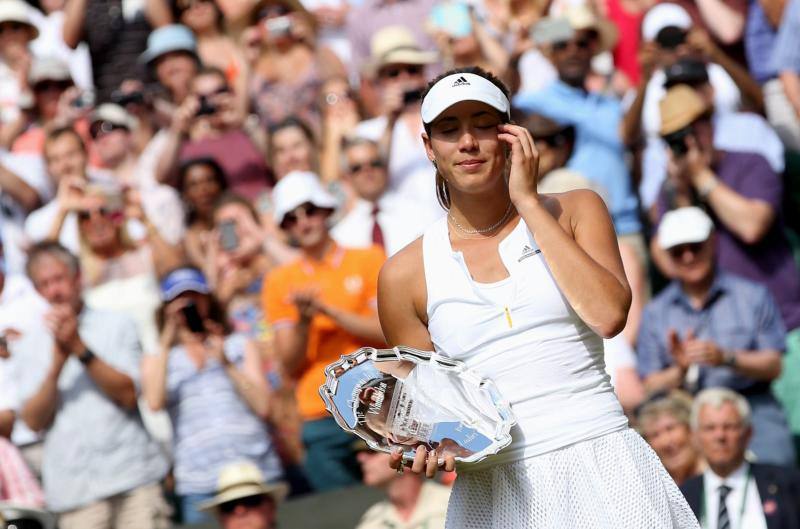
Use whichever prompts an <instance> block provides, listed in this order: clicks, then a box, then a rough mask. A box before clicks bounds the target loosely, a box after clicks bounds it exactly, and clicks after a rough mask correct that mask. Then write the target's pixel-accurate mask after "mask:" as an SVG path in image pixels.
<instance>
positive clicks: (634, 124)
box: [620, 42, 658, 146]
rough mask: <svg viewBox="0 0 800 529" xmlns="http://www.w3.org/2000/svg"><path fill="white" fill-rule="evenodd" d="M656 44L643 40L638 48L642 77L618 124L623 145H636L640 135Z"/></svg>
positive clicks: (654, 63) (654, 62)
mask: <svg viewBox="0 0 800 529" xmlns="http://www.w3.org/2000/svg"><path fill="white" fill-rule="evenodd" d="M657 53H658V46H657V45H656V44H655V43H654V42H645V43H643V44H642V47H641V49H640V50H639V64H640V65H641V68H642V78H641V79H640V80H639V86H638V88H637V89H636V98H635V99H634V100H633V103H632V104H631V106H630V108H629V109H628V111H627V112H626V113H625V116H623V118H622V123H621V124H620V137H621V138H622V142H623V143H624V144H625V145H628V146H632V145H636V143H637V142H638V141H639V139H640V138H641V136H642V111H643V110H644V99H645V96H646V95H647V84H648V83H649V82H650V79H651V77H652V76H653V71H654V70H655V65H656V56H657Z"/></svg>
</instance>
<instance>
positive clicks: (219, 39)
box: [173, 0, 248, 113]
mask: <svg viewBox="0 0 800 529" xmlns="http://www.w3.org/2000/svg"><path fill="white" fill-rule="evenodd" d="M173 13H174V18H175V21H176V22H179V23H180V24H184V25H185V26H186V27H188V28H189V29H191V30H192V33H194V35H195V38H196V39H197V54H198V55H199V57H200V60H201V62H202V63H203V65H205V66H212V67H214V68H219V69H220V70H222V71H223V72H225V77H226V79H227V80H228V84H229V85H230V86H231V87H232V89H233V94H234V96H235V98H236V106H237V107H238V108H239V110H240V112H241V113H244V112H245V111H246V109H247V103H248V101H247V79H248V66H247V61H246V60H245V57H244V54H243V53H242V50H241V49H240V48H239V46H237V44H236V42H234V40H233V39H232V38H231V37H230V36H228V35H227V34H225V33H224V32H223V24H224V19H223V15H222V11H221V10H220V8H219V6H218V5H217V3H216V1H215V0H177V1H175V2H173Z"/></svg>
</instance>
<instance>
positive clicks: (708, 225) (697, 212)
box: [658, 206, 714, 250]
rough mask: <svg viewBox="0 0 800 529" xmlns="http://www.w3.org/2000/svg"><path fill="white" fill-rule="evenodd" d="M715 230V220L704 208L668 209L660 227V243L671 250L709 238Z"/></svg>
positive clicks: (665, 248) (663, 247) (662, 246)
mask: <svg viewBox="0 0 800 529" xmlns="http://www.w3.org/2000/svg"><path fill="white" fill-rule="evenodd" d="M713 231H714V221H713V220H711V217H709V216H708V215H706V212H705V211H703V210H702V209H700V208H698V207H695V206H690V207H683V208H678V209H673V210H672V211H668V212H667V213H665V214H664V216H663V217H661V224H660V225H659V227H658V245H659V246H660V247H661V248H662V249H664V250H669V249H670V248H673V247H675V246H678V245H681V244H692V243H698V242H703V241H706V240H708V238H709V237H710V236H711V232H713Z"/></svg>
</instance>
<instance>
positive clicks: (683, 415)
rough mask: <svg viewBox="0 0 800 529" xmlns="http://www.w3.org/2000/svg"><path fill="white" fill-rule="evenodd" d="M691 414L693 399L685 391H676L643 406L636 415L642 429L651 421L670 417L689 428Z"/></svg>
mask: <svg viewBox="0 0 800 529" xmlns="http://www.w3.org/2000/svg"><path fill="white" fill-rule="evenodd" d="M691 413H692V397H691V396H690V395H689V394H688V393H685V392H683V391H680V390H674V391H672V392H670V393H669V394H667V395H665V396H663V397H660V398H657V399H654V400H651V401H649V402H646V403H645V404H643V405H642V406H641V407H640V408H639V411H638V412H637V413H636V419H637V422H638V423H639V426H640V427H641V426H642V425H643V424H644V423H646V422H647V421H649V420H651V419H655V418H657V417H660V416H661V415H669V416H671V417H674V418H675V419H676V420H677V421H678V422H680V423H681V424H685V425H686V426H687V427H688V426H689V417H690V416H691Z"/></svg>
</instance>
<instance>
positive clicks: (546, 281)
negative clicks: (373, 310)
mask: <svg viewBox="0 0 800 529" xmlns="http://www.w3.org/2000/svg"><path fill="white" fill-rule="evenodd" d="M509 106H510V105H509V100H508V90H507V89H506V88H505V86H503V84H502V83H501V82H500V81H499V80H497V79H496V78H494V77H493V76H492V75H491V74H488V73H487V72H485V71H483V70H481V69H479V68H468V69H458V70H451V71H450V72H447V73H445V74H444V75H442V76H440V77H438V78H436V79H434V80H433V81H432V82H431V83H430V84H429V86H428V89H427V91H426V93H425V94H424V96H423V101H422V121H423V123H424V125H425V133H424V134H423V141H424V143H425V148H426V150H427V153H428V157H429V158H430V160H431V162H433V164H434V166H435V168H436V171H437V173H436V191H437V195H438V198H439V201H440V202H441V203H442V206H443V207H444V208H445V209H446V210H447V211H448V214H447V215H446V216H445V217H443V218H442V219H441V220H440V221H438V222H436V223H435V224H433V225H432V226H430V227H429V228H428V229H427V230H426V232H425V233H424V235H423V237H422V238H420V239H418V240H417V241H415V242H414V243H412V244H411V245H409V246H407V247H406V248H405V249H403V250H402V251H400V252H399V253H397V254H396V255H395V256H393V257H392V258H391V259H390V260H389V261H388V262H387V263H386V264H385V265H384V267H383V270H382V271H381V275H380V279H379V292H378V304H379V314H380V320H381V325H382V327H383V331H384V334H385V336H386V338H387V340H388V341H389V343H390V344H391V345H408V346H411V347H416V348H419V349H428V350H436V351H438V352H439V353H441V354H443V355H446V356H449V357H452V358H456V359H458V360H461V361H463V362H465V363H466V364H467V366H469V367H470V368H472V369H473V370H475V371H477V372H478V373H480V374H481V375H483V376H485V377H487V378H490V379H492V380H494V382H495V383H496V385H497V388H498V390H499V391H500V393H501V394H502V395H503V396H504V397H505V398H506V399H507V400H508V401H510V402H511V405H512V409H513V411H514V414H515V416H516V419H517V425H516V426H515V427H514V429H513V431H512V436H513V442H512V444H511V445H510V446H509V447H508V448H506V449H505V450H503V451H501V452H500V453H498V454H496V455H494V456H492V457H489V458H487V459H486V460H484V461H483V462H481V463H478V464H477V465H472V466H464V467H463V468H462V467H459V469H458V470H459V472H458V478H457V479H456V482H455V485H454V488H453V492H452V495H451V499H450V504H449V506H448V513H447V528H448V529H473V528H474V529H486V528H508V529H527V528H531V529H533V528H536V529H541V528H548V529H590V528H591V529H598V528H601V529H606V528H607V529H612V528H613V529H644V528H647V529H662V528H663V529H667V528H696V527H698V524H697V521H696V519H695V517H694V515H693V514H692V512H691V510H690V509H689V506H688V505H687V503H686V502H685V500H684V498H683V496H682V495H681V493H680V491H679V490H678V488H677V486H676V485H675V483H674V482H673V480H672V478H670V476H669V474H668V473H667V472H666V471H665V470H664V467H663V466H662V465H661V462H660V461H659V460H658V458H657V456H656V455H655V453H654V452H653V451H652V450H651V449H650V447H649V446H648V445H647V444H646V443H645V442H644V440H643V439H642V438H641V437H640V436H639V435H638V434H637V433H636V432H634V431H633V430H631V429H630V428H629V427H628V422H627V419H626V418H625V415H624V414H623V411H622V408H621V406H620V404H619V402H618V400H617V398H616V396H615V395H614V392H613V389H612V387H611V384H610V382H609V378H608V376H607V375H606V374H605V370H604V363H603V342H602V338H603V337H611V336H614V335H615V334H617V333H618V332H620V330H622V328H623V327H624V326H625V321H626V318H627V313H628V307H629V305H630V301H631V292H630V288H629V286H628V283H627V281H626V279H625V274H624V272H623V268H622V262H621V260H620V256H619V251H618V248H617V241H616V237H615V234H614V229H613V227H612V224H611V219H610V217H609V214H608V211H607V210H606V207H605V205H604V203H603V201H602V200H601V199H600V198H599V197H598V196H597V195H596V194H595V193H593V192H591V191H588V190H579V191H571V192H568V193H561V194H553V195H545V194H539V193H538V192H537V189H536V181H537V165H538V155H537V153H536V150H535V148H534V145H533V140H532V138H531V136H530V134H529V133H528V132H527V131H526V130H525V129H523V128H521V127H518V126H516V125H513V124H511V123H510V118H509ZM409 214H412V212H409ZM429 455H430V456H432V457H429ZM440 463H441V462H440V461H439V460H438V458H437V456H436V454H435V453H433V454H428V452H427V451H426V450H425V448H424V447H420V448H418V449H417V452H416V458H415V459H414V461H413V464H412V465H411V469H412V470H413V471H414V472H419V473H421V472H425V473H426V474H427V475H428V476H433V475H435V473H436V471H437V468H439V466H440ZM391 464H392V466H393V467H394V468H398V469H399V468H401V467H400V466H401V465H402V461H401V456H400V455H399V454H398V453H397V452H395V453H393V455H392V462H391ZM441 466H442V467H443V468H444V469H445V470H452V469H453V468H454V461H453V459H452V458H447V459H446V460H445V461H444V464H442V465H441Z"/></svg>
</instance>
